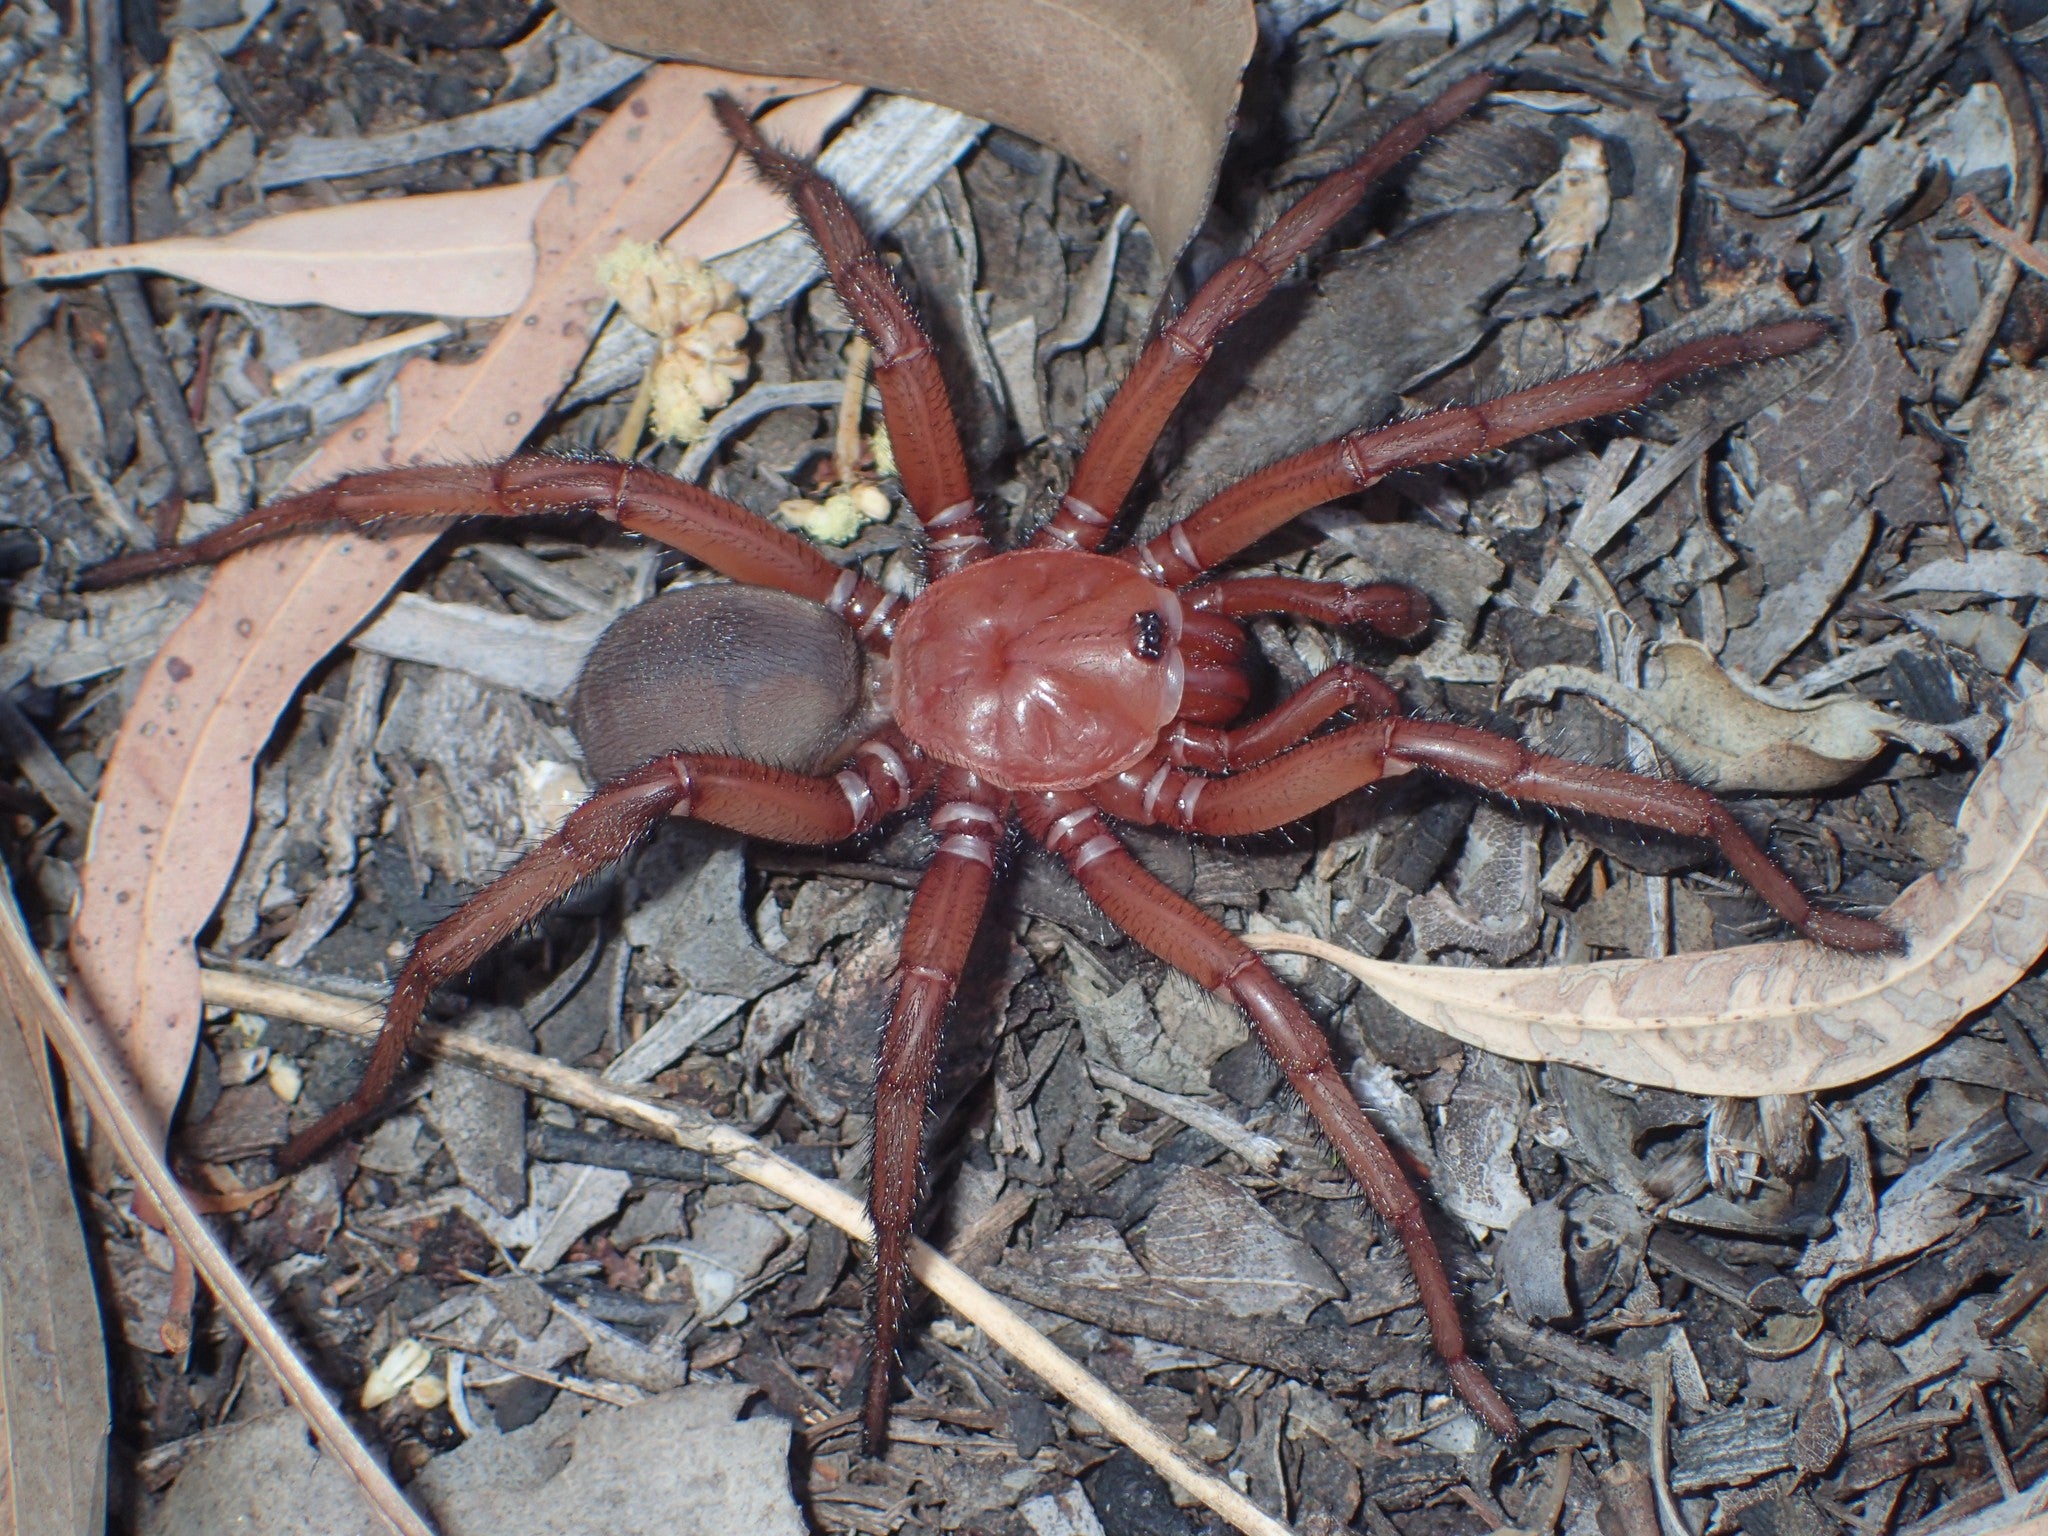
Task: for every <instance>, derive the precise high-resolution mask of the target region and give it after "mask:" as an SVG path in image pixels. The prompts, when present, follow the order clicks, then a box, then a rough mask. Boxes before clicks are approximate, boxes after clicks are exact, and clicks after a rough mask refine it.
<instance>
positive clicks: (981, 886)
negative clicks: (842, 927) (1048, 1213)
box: [862, 767, 1009, 1455]
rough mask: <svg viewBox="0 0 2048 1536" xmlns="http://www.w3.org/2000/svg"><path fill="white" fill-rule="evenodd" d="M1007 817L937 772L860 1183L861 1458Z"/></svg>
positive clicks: (885, 1419) (884, 1424)
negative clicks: (865, 1289) (935, 839)
mask: <svg viewBox="0 0 2048 1536" xmlns="http://www.w3.org/2000/svg"><path fill="white" fill-rule="evenodd" d="M1008 816H1009V796H1008V795H1007V794H1006V793H1004V792H1003V791H1002V790H999V789H997V788H995V786H993V785H991V784H988V783H986V782H984V781H983V780H982V779H980V778H978V777H977V776H976V775H974V774H972V773H969V772H968V771H967V770H966V769H964V768H952V767H948V768H944V769H941V770H940V772H939V785H938V792H937V796H936V804H935V806H934V808H933V811H932V815H931V825H932V830H933V831H935V832H937V833H938V834H939V848H938V852H937V853H935V854H933V855H932V861H931V863H930V864H928V865H926V866H925V871H924V874H923V876H922V877H920V878H919V880H918V883H917V894H916V895H915V896H914V897H913V898H912V899H911V903H910V916H909V919H908V920H907V921H906V922H905V924H904V928H903V945H902V948H901V950H900V951H899V953H898V958H897V967H896V975H897V989H896V1001H895V1003H894V1005H893V1006H892V1007H891V1009H890V1012H889V1024H888V1028H887V1030H886V1031H885V1032H884V1034H883V1036H882V1050H881V1057H880V1060H879V1062H878V1064H877V1067H876V1072H875V1154H874V1163H873V1166H872V1168H871V1169H870V1170H869V1175H868V1209H869V1211H870V1213H871V1214H872V1215H873V1217H874V1222H875V1298H874V1330H873V1333H872V1335H871V1336H870V1339H869V1345H870V1348H871V1351H872V1352H871V1354H870V1357H869V1361H868V1384H867V1401H866V1404H865V1408H864V1412H863V1414H862V1429H863V1440H864V1443H865V1445H866V1448H867V1451H868V1454H869V1455H879V1454H880V1453H881V1451H882V1449H883V1447H884V1446H885V1445H886V1444H887V1441H888V1431H889V1396H890V1391H891V1388H892V1387H893V1385H894V1383H895V1376H896V1339H897V1336H898V1334H899V1332H900V1331H901V1328H902V1321H903V1303H904V1290H905V1286H906V1284H907V1282H908V1278H909V1274H910V1229H911V1223H912V1221H913V1220H914V1219H915V1217H916V1215H917V1205H918V1197H919V1194H920V1193H921V1191H922V1188H923V1184H924V1135H925V1118H926V1115H927V1113H928V1111H929V1104H930V1098H931V1087H932V1077H933V1075H934V1073H935V1072H936V1071H937V1069H938V1062H939V1042H940V1040H941V1038H942V1037H943V1035H944V1033H945V1027H946V1010H947V1009H948V1008H949V1007H950V1006H951V1005H952V1002H953V993H954V991H955V990H956V989H957V988H958V987H959V985H960V973H961V971H962V970H963V969H964V968H965V967H966V964H967V952H968V950H969V949H970V948H971V947H972V946H973V943H974V935H975V931H976V930H977V929H978V928H979V927H980V926H981V914H982V909H983V908H984V907H985V906H986V905H987V903H988V891H989V884H990V882H991V881H992V880H994V878H995V866H996V850H997V846H998V845H999V844H1000V843H1001V841H1002V836H1003V829H1004V826H1005V824H1006V822H1007V820H1008Z"/></svg>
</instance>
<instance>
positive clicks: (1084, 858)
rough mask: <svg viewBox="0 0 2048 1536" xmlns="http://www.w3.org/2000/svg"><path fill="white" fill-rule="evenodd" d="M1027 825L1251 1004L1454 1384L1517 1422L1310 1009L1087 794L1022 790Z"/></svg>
mask: <svg viewBox="0 0 2048 1536" xmlns="http://www.w3.org/2000/svg"><path fill="white" fill-rule="evenodd" d="M1017 808H1018V812H1019V814H1020V815H1021V817H1022V819H1023V822H1024V826H1025V829H1026V830H1027V831H1028V832H1030V833H1031V835H1032V836H1033V837H1035V838H1037V839H1038V840H1039V841H1040V842H1041V843H1043V844H1044V845H1045V846H1046V848H1047V849H1049V850H1050V851H1051V852H1053V853H1055V854H1057V855H1058V856H1059V857H1060V858H1061V859H1062V860H1064V861H1065V863H1066V866H1067V868H1068V869H1069V870H1071V871H1072V872H1073V875H1074V878H1075V879H1076V880H1078V881H1079V882H1080V884H1081V888H1082V889H1083V890H1085V891H1086V892H1087V893H1088V895H1089V896H1090V897H1091V898H1092V899H1093V900H1094V902H1095V904H1096V905H1097V906H1098V907H1100V908H1101V909H1102V911H1103V915H1104V916H1106V917H1108V918H1109V920H1110V921H1111V922H1113V923H1115V924H1116V925H1117V927H1119V928H1121V929H1122V930H1123V931H1124V932H1125V933H1127V934H1129V935H1130V936H1131V937H1132V938H1133V939H1135V940H1136V941H1137V942H1138V943H1140V944H1142V945H1144V946H1145V948H1147V949H1149V950H1150V951H1151V952H1152V953H1153V954H1155V955H1157V956H1158V957H1159V958H1160V959H1162V960H1164V961H1165V962H1166V963H1167V964H1168V965H1170V966H1172V967H1173V968H1174V969H1175V970H1177V971H1180V972H1182V973H1183V974H1184V975H1187V976H1189V977H1192V978H1193V979H1194V980H1195V981H1196V982H1198V983H1199V984H1201V985H1202V986H1204V987H1206V988H1208V989H1209V990H1210V991H1212V992H1217V993H1220V994H1221V995H1223V996H1225V997H1227V998H1229V999H1230V1000H1231V1001H1232V1002H1234V1003H1236V1004H1237V1006H1238V1007H1239V1008H1241V1009H1243V1010H1244V1012H1245V1014H1246V1016H1247V1017H1248V1018H1249V1019H1250V1020H1251V1024H1252V1029H1253V1031H1254V1032H1255V1033H1256V1034H1257V1035H1258V1037H1259V1042H1260V1044H1262V1045H1264V1046H1265V1048H1266V1050H1267V1051H1268V1052H1269V1053H1271V1055H1272V1057H1273V1060H1274V1061H1275V1062H1276V1063H1277V1064H1278V1065H1279V1067H1280V1070H1281V1071H1282V1072H1284V1073H1285V1074H1286V1076H1287V1081H1288V1082H1289V1083H1290V1084H1291V1085H1292V1086H1293V1088H1294V1091H1295V1092H1296V1093H1298V1094H1300V1095H1301V1099H1302V1102H1303V1103H1304V1104H1305V1105H1307V1107H1308V1110H1309V1113H1311V1114H1312V1115H1314V1116H1315V1118H1316V1123H1317V1124H1318V1125H1319V1126H1321V1127H1322V1129H1323V1134H1324V1135H1326V1136H1328V1137H1329V1138H1330V1144H1331V1145H1332V1146H1333V1147H1334V1148H1335V1149H1336V1151H1337V1155H1338V1156H1339V1157H1341V1158H1342V1159H1343V1160H1344V1166H1345V1167H1346V1168H1347V1169H1349V1170H1350V1173H1351V1176H1352V1178H1354V1179H1356V1180H1357V1181H1358V1184H1359V1187H1360V1188H1361V1189H1363V1190H1364V1191H1365V1193H1366V1197H1367V1198H1368V1199H1370V1200H1371V1201H1372V1204H1373V1209H1374V1210H1376V1211H1378V1212H1379V1214H1380V1219H1381V1220H1382V1221H1384V1222H1386V1224H1387V1225H1388V1226H1389V1227H1391V1228H1393V1229H1394V1233H1395V1235H1396V1236H1397V1237H1399V1238H1400V1240H1401V1247H1402V1250H1403V1251H1404V1252H1405V1253H1406V1254H1407V1256H1408V1263H1409V1267H1410V1268H1411V1269H1412V1270H1413V1271H1414V1273H1415V1288H1416V1291H1417V1292H1418V1293H1419V1295H1420V1297H1421V1300H1422V1310H1423V1315H1424V1316H1425V1317H1427V1318H1428V1320H1429V1331H1430V1336H1431V1337H1432V1338H1433V1339H1434V1340H1435V1342H1436V1349H1437V1353H1438V1354H1439V1355H1441V1356H1442V1357H1443V1361H1444V1365H1445V1368H1446V1369H1447V1370H1448V1371H1449V1372H1450V1376H1451V1381H1452V1384H1453V1385H1455V1386H1456V1387H1457V1389H1458V1395H1459V1396H1460V1397H1462V1398H1463V1399H1464V1400H1465V1402H1466V1403H1467V1404H1468V1405H1469V1406H1470V1407H1471V1408H1472V1410H1473V1412H1475V1413H1477V1414H1478V1415H1479V1416H1480V1418H1482V1419H1484V1420H1485V1421H1486V1425H1487V1427H1488V1428H1489V1429H1491V1430H1493V1431H1494V1433H1496V1434H1498V1435H1500V1436H1502V1437H1503V1438H1508V1439H1512V1438H1513V1437H1514V1436H1515V1435H1516V1434H1517V1433H1518V1427H1517V1424H1516V1421H1515V1412H1514V1410H1513V1409H1512V1408H1510V1407H1509V1406H1508V1404H1507V1401H1506V1400H1505V1399H1504V1398H1503V1397H1502V1396H1501V1395H1500V1393H1499V1392H1498V1391H1496V1390H1495V1388H1494V1385H1493V1383H1492V1382H1490V1381H1488V1380H1487V1379H1486V1373H1485V1372H1484V1371H1483V1370H1481V1369H1480V1368H1479V1365H1478V1363H1477V1362H1476V1361H1474V1360H1472V1359H1471V1358H1470V1357H1469V1356H1467V1354H1466V1352H1465V1329H1464V1324H1463V1323H1462V1322H1461V1321H1460V1319H1459V1317H1458V1303H1457V1299H1456V1296H1455V1295H1454V1293H1453V1292H1452V1290H1451V1281H1450V1276H1449V1275H1448V1274H1447V1273H1446V1272H1445V1270H1444V1263H1443V1256H1442V1255H1441V1254H1440V1253H1439V1252H1438V1251H1437V1246H1436V1238H1435V1237H1434V1236H1433V1235H1432V1234H1431V1233H1430V1230H1429V1223H1428V1221H1427V1219H1426V1217H1425V1214H1424V1212H1423V1209H1422V1200H1421V1198H1420V1197H1419V1196H1418V1195H1417V1194H1416V1193H1415V1188H1414V1186H1413V1185H1411V1184H1410V1183H1409V1182H1408V1178H1407V1175H1405V1174H1404V1173H1402V1171H1401V1167H1400V1164H1399V1163H1397V1162H1396V1161H1395V1160H1394V1155H1393V1153H1392V1152H1391V1151H1390V1150H1389V1149H1388V1147H1387V1143H1386V1140H1385V1139H1384V1138H1383V1137H1382V1136H1381V1135H1380V1133H1379V1132H1378V1131H1377V1130H1376V1129H1374V1127H1373V1124H1372V1122H1371V1121H1370V1120H1368V1119H1367V1118H1366V1116H1365V1112H1364V1111H1363V1110H1362V1109H1360V1108H1359V1106H1358V1100H1357V1099H1355V1098H1354V1097H1352V1094H1351V1089H1350V1087H1349V1086H1348V1085H1347V1084H1346V1083H1345V1081H1344V1076H1343V1074H1342V1073H1341V1072H1339V1071H1338V1070H1337V1063H1336V1061H1335V1059H1334V1058H1333V1057H1332V1056H1331V1054H1330V1044H1329V1041H1328V1040H1326V1039H1325V1038H1324V1036H1323V1032H1322V1030H1321V1029H1320V1028H1319V1027H1318V1026H1317V1024H1316V1022H1315V1020H1314V1019H1312V1018H1311V1017H1309V1014H1308V1010H1307V1009H1305V1008H1303V1007H1302V1005H1301V1002H1300V1000H1299V999H1297V998H1296V997H1295V995H1294V994H1293V993H1292V992H1290V991H1289V990H1288V989H1287V986H1286V984H1285V983H1284V982H1282V981H1281V980H1280V978H1279V977H1277V976H1275V975H1274V974H1273V972H1272V971H1271V969H1269V968H1268V967H1267V965H1266V963H1265V962H1264V961H1263V960H1261V959H1260V958H1259V957H1258V956H1257V955H1256V954H1254V953H1253V952H1252V951H1251V950H1250V949H1249V948H1248V947H1246V945H1245V943H1244V941H1243V940H1242V939H1240V938H1238V937H1237V936H1236V935H1235V934H1233V933H1231V932H1230V931H1229V930H1227V929H1226V928H1224V927H1223V925H1222V924H1221V923H1218V922H1217V921H1216V920H1215V919H1214V918H1212V917H1210V916H1209V915H1208V914H1207V913H1205V912H1203V911H1202V910H1201V908H1199V907H1197V906H1195V905H1194V904H1193V903H1192V902H1190V901H1188V900H1187V899H1186V898H1184V897H1182V896H1181V895H1179V894H1178V893H1177V892H1175V891H1173V890H1171V889H1170V888H1168V887H1167V886H1165V885H1163V884H1161V883H1160V882H1159V881H1158V880H1157V879H1155V878H1154V877H1153V876H1152V875H1150V874H1148V873H1147V872H1146V871H1145V869H1144V867H1143V866H1142V865H1140V864H1139V863H1138V861H1137V860H1136V859H1134V858H1133V857H1132V856H1131V853H1130V850H1129V849H1127V848H1125V847H1124V845H1123V843H1122V842H1121V841H1119V840H1118V839H1117V838H1116V836H1115V835H1114V834H1113V833H1111V832H1110V831H1109V829H1108V828H1107V827H1106V826H1105V825H1104V824H1103V822H1102V820H1101V818H1100V817H1099V816H1098V815H1097V814H1096V813H1095V809H1094V807H1093V806H1091V805H1090V804H1089V803H1088V801H1087V800H1086V799H1084V798H1083V797H1082V796H1081V795H1079V794H1073V793H1053V794H1040V795H1027V796H1023V797H1021V798H1020V799H1019V801H1018V807H1017Z"/></svg>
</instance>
